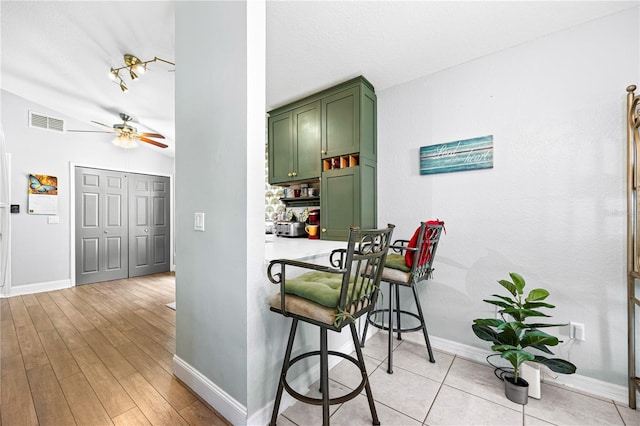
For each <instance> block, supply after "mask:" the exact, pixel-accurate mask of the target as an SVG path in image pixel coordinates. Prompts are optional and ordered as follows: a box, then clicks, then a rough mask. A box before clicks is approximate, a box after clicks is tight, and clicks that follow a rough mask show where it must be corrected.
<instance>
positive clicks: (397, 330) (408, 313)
mask: <svg viewBox="0 0 640 426" xmlns="http://www.w3.org/2000/svg"><path fill="white" fill-rule="evenodd" d="M378 312H382V313H385V314H388V313H389V309H388V308H386V309H374V310H372V311H371V315H370V316H369V317H368V318H367V322H368V323H369V324H371V325H372V326H374V327H376V328H379V329H381V330H386V331H388V330H389V327H388V326H386V325H384V323H377V322H375V321H374V320H373V319H372V317H373V316H374V315H375V314H377V313H378ZM396 313H397V311H394V315H395V314H396ZM400 314H402V315H409V316H412V317H414V318H415V319H417V320H418V321H420V316H418V315H417V314H415V313H413V312H408V311H403V310H400ZM422 329H423V326H422V325H418V326H417V327H412V328H397V325H396V326H395V327H394V329H393V332H394V333H398V332H400V333H412V332H414V331H420V330H422Z"/></svg>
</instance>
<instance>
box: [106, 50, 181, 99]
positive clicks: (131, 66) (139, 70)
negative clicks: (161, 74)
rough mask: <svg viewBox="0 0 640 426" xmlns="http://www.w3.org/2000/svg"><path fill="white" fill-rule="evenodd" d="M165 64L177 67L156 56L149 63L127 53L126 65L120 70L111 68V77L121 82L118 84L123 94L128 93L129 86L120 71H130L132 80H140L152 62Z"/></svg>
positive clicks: (125, 56) (125, 57)
mask: <svg viewBox="0 0 640 426" xmlns="http://www.w3.org/2000/svg"><path fill="white" fill-rule="evenodd" d="M158 61H160V62H164V63H166V64H170V65H173V66H175V65H176V64H174V63H173V62H170V61H167V60H165V59H161V58H158V57H157V56H154V57H153V59H150V60H148V61H141V60H140V59H138V57H137V56H135V55H131V54H129V53H125V55H124V65H123V66H121V67H119V68H113V67H112V68H111V69H110V70H109V77H110V78H111V79H112V80H114V81H116V80H119V82H117V81H116V82H117V83H118V84H119V86H120V90H122V92H123V93H125V92H127V91H128V90H129V89H128V88H127V85H126V84H125V82H124V80H123V79H122V76H121V75H120V71H122V70H125V69H126V70H128V71H129V77H131V80H132V81H133V80H137V79H139V78H140V75H142V74H144V73H145V72H146V71H147V64H149V63H150V62H158Z"/></svg>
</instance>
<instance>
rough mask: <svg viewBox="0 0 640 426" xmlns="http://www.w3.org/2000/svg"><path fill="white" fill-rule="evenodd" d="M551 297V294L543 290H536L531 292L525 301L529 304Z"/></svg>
mask: <svg viewBox="0 0 640 426" xmlns="http://www.w3.org/2000/svg"><path fill="white" fill-rule="evenodd" d="M547 296H549V292H548V291H547V290H545V289H543V288H534V289H533V290H531V291H530V292H529V295H528V296H527V298H526V299H525V300H526V301H527V302H535V301H536V300H544V299H546V298H547Z"/></svg>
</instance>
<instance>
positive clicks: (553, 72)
mask: <svg viewBox="0 0 640 426" xmlns="http://www.w3.org/2000/svg"><path fill="white" fill-rule="evenodd" d="M638 16H639V13H638V9H637V8H636V9H631V10H627V11H625V12H624V13H619V14H616V15H612V16H609V17H606V18H603V19H599V20H596V21H591V22H589V23H586V24H583V25H580V26H577V27H574V28H572V29H569V30H566V31H562V32H559V33H556V34H553V35H550V36H548V37H544V38H541V39H538V40H536V41H533V42H530V43H526V44H523V45H520V46H517V47H514V48H511V49H507V50H505V51H502V52H499V53H496V54H493V55H489V56H486V57H483V58H480V59H477V60H474V61H472V62H469V63H466V64H463V65H460V66H456V67H454V68H451V69H448V70H445V71H443V72H440V73H437V74H434V75H431V76H426V77H423V78H420V79H418V80H415V81H412V82H409V83H406V84H403V85H399V86H396V87H393V88H389V89H386V90H382V91H378V126H379V127H378V138H379V150H380V155H379V156H378V170H379V180H378V181H379V188H378V211H379V221H380V223H387V222H390V223H394V224H396V225H397V228H396V232H395V235H396V236H397V237H401V236H402V235H407V236H410V235H411V232H413V230H414V229H415V228H416V226H417V225H418V224H419V221H420V220H425V219H431V218H440V219H442V220H444V221H445V224H446V235H444V236H443V238H442V240H441V242H440V245H439V248H438V253H437V255H436V260H435V274H434V278H433V280H431V281H429V282H428V283H427V285H425V286H422V287H421V292H422V300H423V309H424V311H425V313H426V317H427V322H428V326H429V332H430V333H431V334H432V335H434V336H438V337H442V338H445V339H449V340H452V341H455V342H460V343H463V344H467V345H471V346H475V347H478V348H482V349H485V350H489V347H488V343H487V342H483V341H480V340H479V339H478V338H477V337H476V336H475V335H474V334H473V332H472V330H471V324H472V320H473V319H474V318H482V317H493V316H494V315H495V311H494V309H493V307H492V306H490V305H488V304H486V303H483V302H482V299H484V298H487V297H489V296H490V295H491V294H493V293H501V291H500V290H501V287H500V286H499V285H498V284H497V283H496V281H497V280H499V279H505V278H506V279H508V278H509V276H508V273H509V272H518V273H520V274H521V275H522V276H523V277H524V278H525V279H526V281H527V288H529V289H531V288H540V287H541V288H546V289H548V290H549V291H550V293H551V295H550V297H549V299H548V302H549V303H551V304H554V305H556V306H557V308H556V309H554V310H552V311H551V312H550V313H551V314H552V315H553V317H554V318H553V319H552V320H550V321H552V322H555V323H558V322H559V323H568V322H569V321H576V322H580V323H584V324H585V329H586V340H585V341H581V342H578V341H569V339H568V336H566V328H567V327H564V328H560V329H558V330H557V333H560V337H561V340H565V343H562V344H561V345H560V346H559V347H557V351H556V354H557V355H558V356H560V357H562V358H565V359H569V360H570V361H572V362H574V363H575V364H576V365H577V367H578V370H577V373H578V374H581V375H584V376H588V377H591V378H595V379H599V380H602V381H606V382H609V383H613V384H618V385H624V386H626V384H627V381H626V365H627V363H626V353H627V348H626V345H627V341H626V321H627V319H626V312H627V305H626V275H625V272H626V256H625V247H626V189H625V185H626V165H625V164H626V142H625V141H626V127H625V126H626V120H625V103H626V91H625V88H626V87H627V86H628V85H630V84H639V83H640V69H639V64H640V57H639V55H640V46H639V40H640V33H639V32H640V22H639V19H638ZM485 135H493V138H494V164H493V168H492V169H486V170H476V171H464V172H456V173H443V174H433V175H420V173H419V148H420V147H421V146H426V145H434V144H439V143H445V142H451V141H456V140H462V139H468V138H473V137H477V136H485ZM552 332H553V333H554V334H556V330H553V331H552Z"/></svg>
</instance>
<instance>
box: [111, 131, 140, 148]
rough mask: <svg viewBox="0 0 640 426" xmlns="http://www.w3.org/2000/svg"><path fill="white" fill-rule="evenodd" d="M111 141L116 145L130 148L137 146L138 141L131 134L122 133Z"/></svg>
mask: <svg viewBox="0 0 640 426" xmlns="http://www.w3.org/2000/svg"><path fill="white" fill-rule="evenodd" d="M111 143H112V144H114V145H115V146H117V147H120V148H124V149H131V148H137V147H138V142H137V141H136V139H135V138H132V137H131V136H129V135H124V134H123V135H119V136H117V137H115V138H114V139H113V140H112V141H111Z"/></svg>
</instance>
